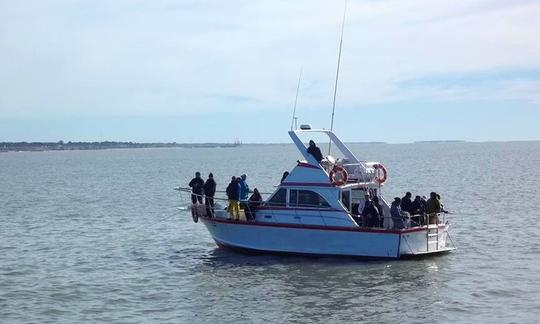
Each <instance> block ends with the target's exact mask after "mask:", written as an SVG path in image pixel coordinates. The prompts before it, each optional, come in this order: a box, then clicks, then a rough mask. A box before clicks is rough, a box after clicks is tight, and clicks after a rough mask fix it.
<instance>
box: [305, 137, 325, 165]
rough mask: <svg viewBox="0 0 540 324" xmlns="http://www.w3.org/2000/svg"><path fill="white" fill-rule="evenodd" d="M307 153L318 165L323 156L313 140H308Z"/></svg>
mask: <svg viewBox="0 0 540 324" xmlns="http://www.w3.org/2000/svg"><path fill="white" fill-rule="evenodd" d="M307 152H308V153H309V154H311V155H313V157H314V158H315V160H317V162H318V163H321V161H322V159H323V156H322V153H321V149H320V148H318V147H317V145H315V142H314V141H313V140H309V147H308V149H307Z"/></svg>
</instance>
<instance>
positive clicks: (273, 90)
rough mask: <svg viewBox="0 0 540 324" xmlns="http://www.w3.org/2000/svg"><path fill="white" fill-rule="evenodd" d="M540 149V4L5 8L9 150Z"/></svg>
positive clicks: (1, 74) (132, 1)
mask: <svg viewBox="0 0 540 324" xmlns="http://www.w3.org/2000/svg"><path fill="white" fill-rule="evenodd" d="M345 5H346V6H347V10H346V14H345V17H346V19H345V25H344V35H343V48H342V56H341V70H340V78H339V80H338V89H337V99H336V109H335V120H334V131H335V132H336V134H337V135H338V136H340V137H341V138H342V139H344V140H345V141H354V142H363V141H385V142H391V143H402V142H411V141H422V140H468V141H513V140H540V127H538V124H539V121H540V22H539V19H538V17H540V1H537V0H534V1H520V0H507V1H501V0H466V1H463V0H455V1H434V0H408V1H402V0H349V1H347V3H346V2H345V1H322V0H320V1H318V0H295V1H282V0H273V1H265V0H260V1H248V0H230V1H223V0H220V1H218V0H210V1H203V0H197V1H189V0H185V1H179V0H178V1H169V0H154V1H142V0H140V1H137V0H115V1H109V0H92V1H89V0H88V1H77V0H49V1H34V0H29V1H13V0H0V142H2V141H59V140H64V141H101V140H114V141H136V142H173V141H175V142H232V141H235V140H240V141H242V142H244V143H273V142H279V143H286V142H289V141H290V139H289V138H288V135H287V131H288V130H289V129H290V126H291V117H292V112H293V106H294V100H295V95H296V88H297V82H298V78H299V74H300V70H302V78H301V82H300V87H299V93H298V103H297V111H296V115H297V116H298V120H299V123H300V124H306V123H308V124H311V125H312V126H313V127H314V128H327V129H328V128H330V117H331V113H332V101H333V93H334V82H335V75H336V66H337V57H338V50H339V43H340V34H341V24H342V18H343V14H344V9H345Z"/></svg>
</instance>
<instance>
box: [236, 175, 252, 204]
mask: <svg viewBox="0 0 540 324" xmlns="http://www.w3.org/2000/svg"><path fill="white" fill-rule="evenodd" d="M238 179H239V183H240V200H241V201H247V200H248V196H249V193H250V190H249V186H248V184H247V182H246V179H247V174H245V173H244V174H242V175H241V176H240V178H238Z"/></svg>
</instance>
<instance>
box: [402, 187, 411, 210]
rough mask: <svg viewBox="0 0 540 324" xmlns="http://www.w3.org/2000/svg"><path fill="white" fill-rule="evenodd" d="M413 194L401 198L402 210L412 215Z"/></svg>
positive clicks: (408, 193)
mask: <svg viewBox="0 0 540 324" xmlns="http://www.w3.org/2000/svg"><path fill="white" fill-rule="evenodd" d="M411 198H412V193H410V192H407V193H406V194H405V197H403V198H401V210H402V211H406V212H407V213H411V205H412V200H411Z"/></svg>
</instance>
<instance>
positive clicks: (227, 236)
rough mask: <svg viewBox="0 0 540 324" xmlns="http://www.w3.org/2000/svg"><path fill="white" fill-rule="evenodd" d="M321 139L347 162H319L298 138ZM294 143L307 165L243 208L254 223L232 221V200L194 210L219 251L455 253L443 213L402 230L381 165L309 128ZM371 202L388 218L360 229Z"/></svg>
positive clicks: (195, 206) (371, 255) (355, 254)
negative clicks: (365, 208)
mask: <svg viewBox="0 0 540 324" xmlns="http://www.w3.org/2000/svg"><path fill="white" fill-rule="evenodd" d="M315 134H325V135H327V136H328V138H329V140H330V142H331V144H332V145H334V146H335V147H336V148H337V151H339V152H336V153H337V154H336V157H337V155H338V154H339V155H341V156H339V157H337V158H336V157H333V156H326V157H325V158H324V159H323V160H322V161H321V162H320V163H319V162H317V160H316V159H315V158H314V156H313V155H312V154H310V153H308V147H307V146H306V145H304V143H303V142H302V140H301V139H300V137H299V136H300V135H303V136H313V135H315ZM289 135H290V137H291V139H292V141H293V143H294V144H295V145H296V147H297V148H298V150H299V152H300V154H301V155H302V156H303V160H299V161H297V164H296V166H295V167H294V168H293V169H292V170H291V171H290V174H289V175H288V176H287V177H286V179H284V181H283V182H282V183H281V184H279V185H278V186H277V188H276V189H275V191H274V192H273V193H272V194H271V195H270V196H269V198H268V199H266V200H265V201H263V202H262V204H260V205H259V206H257V207H253V206H251V207H250V206H249V205H248V204H244V207H245V210H243V211H242V212H241V214H242V215H243V214H244V213H247V214H249V215H250V216H252V217H250V219H246V218H245V217H241V219H240V220H231V219H230V215H229V212H228V211H227V210H226V208H225V207H224V206H225V204H224V200H225V199H223V200H220V199H219V198H215V199H216V204H215V206H214V209H213V212H212V211H210V210H209V209H208V208H207V207H206V206H205V205H203V204H199V203H196V204H193V205H192V206H191V211H192V216H193V219H194V220H195V221H198V220H201V221H202V223H203V224H204V225H205V226H206V228H207V229H208V231H209V232H210V235H211V236H212V238H213V239H214V241H215V242H216V243H217V245H219V246H222V247H228V248H232V249H236V250H243V251H250V252H272V253H285V254H301V255H315V256H348V257H361V258H391V259H399V258H403V257H411V256H418V255H430V254H438V253H443V252H448V251H451V250H453V249H454V245H453V243H452V242H451V239H450V237H449V234H448V229H449V224H448V222H447V221H446V219H445V218H446V217H445V214H444V213H440V214H431V215H422V216H421V219H422V220H423V221H419V219H420V217H416V218H415V219H416V221H414V220H410V219H408V218H407V217H405V219H404V221H403V224H401V226H400V227H402V228H397V227H396V226H395V225H394V224H393V219H392V217H391V216H390V206H389V204H388V203H387V201H386V200H385V199H384V198H383V197H382V195H381V189H382V187H383V186H384V183H385V181H386V179H387V175H388V174H387V170H386V168H385V167H384V166H383V165H382V164H381V163H379V162H365V161H361V160H359V159H358V158H357V157H356V156H355V155H354V154H353V153H352V152H351V150H349V148H348V147H347V146H346V145H345V144H344V143H343V142H342V141H341V140H340V139H339V138H338V137H337V136H336V135H335V134H334V133H333V132H331V131H328V130H314V129H311V127H310V126H309V125H302V126H301V129H296V130H291V131H289ZM177 189H179V190H182V191H186V189H185V188H184V189H182V188H177ZM368 196H369V197H378V199H379V203H380V207H381V209H382V214H383V215H384V221H383V222H381V224H380V225H375V226H370V227H368V226H367V224H363V223H362V222H361V221H359V217H358V206H364V203H365V199H367V197H368ZM220 201H221V203H220ZM360 210H361V208H360ZM209 211H210V213H209Z"/></svg>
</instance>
